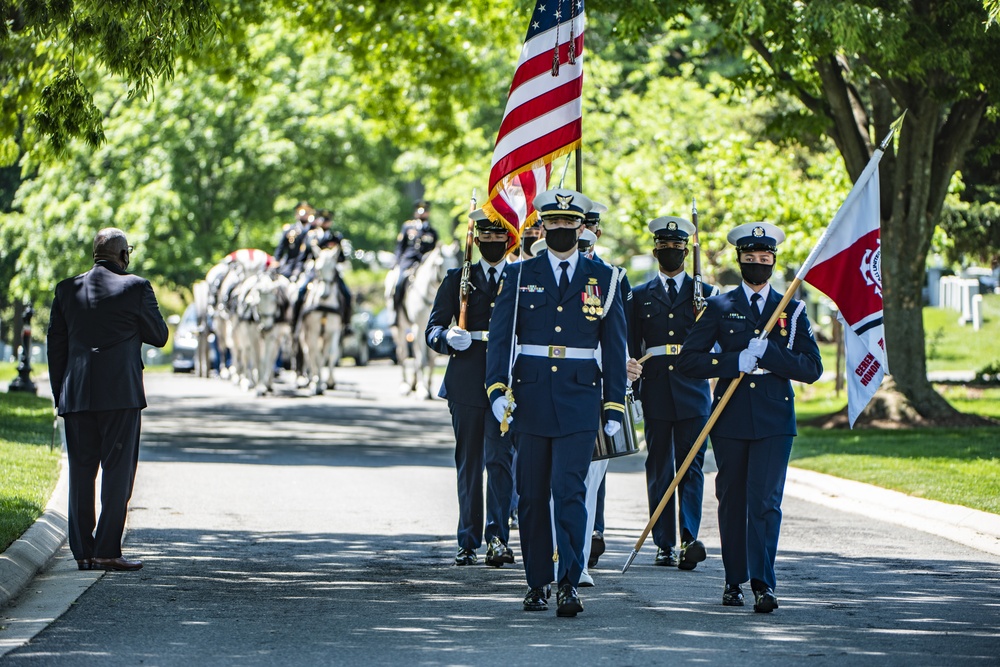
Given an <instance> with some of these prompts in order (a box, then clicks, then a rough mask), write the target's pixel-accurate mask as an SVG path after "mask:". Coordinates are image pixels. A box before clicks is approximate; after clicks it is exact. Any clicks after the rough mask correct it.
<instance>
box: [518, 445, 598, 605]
mask: <svg viewBox="0 0 1000 667" xmlns="http://www.w3.org/2000/svg"><path fill="white" fill-rule="evenodd" d="M596 438H597V433H596V432H595V431H582V432H580V433H573V434H570V435H566V436H560V437H555V438H549V437H544V436H538V435H530V434H527V433H518V434H517V475H516V477H517V492H518V495H519V501H518V505H517V514H518V520H519V525H520V527H519V530H520V533H521V558H522V560H523V561H524V570H525V575H526V576H527V580H528V586H529V587H531V588H541V587H543V586H546V585H547V584H549V583H551V582H552V574H553V573H552V555H553V551H554V549H553V544H552V521H553V520H554V521H555V533H556V540H555V545H554V546H555V547H556V548H558V550H559V561H558V570H557V573H556V583H557V584H558V585H560V586H562V585H565V584H570V585H572V586H577V585H579V583H580V573H581V572H583V566H584V559H583V558H584V557H583V547H584V541H585V537H586V535H585V533H586V530H587V507H586V495H587V486H586V481H585V480H586V478H587V473H588V471H589V469H590V459H591V456H592V455H593V453H594V442H595V441H596ZM550 497H551V500H552V503H553V508H554V512H552V513H550V511H549V499H550Z"/></svg>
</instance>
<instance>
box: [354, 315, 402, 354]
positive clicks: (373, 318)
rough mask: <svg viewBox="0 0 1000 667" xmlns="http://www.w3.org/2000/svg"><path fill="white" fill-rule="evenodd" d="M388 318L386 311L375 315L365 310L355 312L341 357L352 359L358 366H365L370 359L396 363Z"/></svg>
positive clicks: (394, 345)
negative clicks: (351, 331)
mask: <svg viewBox="0 0 1000 667" xmlns="http://www.w3.org/2000/svg"><path fill="white" fill-rule="evenodd" d="M390 317H391V313H390V312H389V311H388V310H383V311H381V312H380V313H378V314H377V315H373V314H372V313H371V312H370V311H367V310H359V311H358V312H356V313H355V314H354V316H353V317H352V318H351V329H352V330H353V333H352V334H351V335H350V336H347V337H346V338H344V346H343V350H342V352H341V356H344V357H352V358H353V359H354V363H355V364H357V365H358V366H366V365H367V364H368V362H369V361H370V360H371V359H392V363H397V362H396V343H395V341H394V340H393V338H392V331H391V329H390V326H389V322H390Z"/></svg>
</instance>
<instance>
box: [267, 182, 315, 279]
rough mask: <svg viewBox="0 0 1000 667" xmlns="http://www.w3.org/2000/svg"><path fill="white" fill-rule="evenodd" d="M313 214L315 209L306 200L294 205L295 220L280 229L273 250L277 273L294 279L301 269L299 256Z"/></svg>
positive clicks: (303, 247) (310, 226) (303, 248)
mask: <svg viewBox="0 0 1000 667" xmlns="http://www.w3.org/2000/svg"><path fill="white" fill-rule="evenodd" d="M315 215H316V209H314V208H313V207H312V206H310V205H309V203H308V202H305V201H301V202H299V204H298V206H296V207H295V222H293V223H291V224H289V225H285V228H284V229H282V230H281V239H280V240H279V241H278V247H277V249H276V250H275V251H274V258H275V259H276V260H278V264H279V266H278V273H280V274H281V275H283V276H285V277H286V278H288V279H290V280H294V279H295V277H296V276H297V275H298V272H299V271H301V270H302V261H301V260H300V258H299V256H300V255H301V254H302V252H303V251H304V250H305V248H306V235H307V234H308V232H309V230H310V229H312V225H313V220H314V218H315Z"/></svg>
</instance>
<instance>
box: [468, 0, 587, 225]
mask: <svg viewBox="0 0 1000 667" xmlns="http://www.w3.org/2000/svg"><path fill="white" fill-rule="evenodd" d="M583 28H584V18H583V0H538V1H537V2H536V3H535V11H534V12H533V13H532V15H531V21H530V22H529V24H528V33H527V35H526V36H525V38H524V45H523V46H522V48H521V57H520V58H519V59H518V61H517V70H516V71H515V72H514V81H513V82H512V83H511V85H510V92H509V93H508V94H507V107H506V109H504V114H503V121H501V123H500V131H499V132H498V133H497V141H496V147H495V148H494V149H493V163H492V164H491V166H490V181H489V190H490V194H489V198H488V200H487V201H486V203H485V204H483V211H484V212H485V213H486V215H487V216H489V217H490V219H492V220H496V221H500V222H502V223H503V224H504V226H505V227H507V229H508V230H509V231H511V232H512V233H513V234H514V236H515V238H514V240H513V243H514V244H516V243H517V239H518V238H519V237H520V231H521V229H523V228H524V227H525V226H526V225H528V226H530V225H531V224H533V223H534V221H535V218H536V217H537V215H538V214H537V213H536V212H535V209H534V207H533V206H532V205H531V202H532V200H533V199H534V198H535V195H537V194H538V193H540V192H543V191H545V190H546V189H548V182H549V174H550V173H551V171H552V162H553V161H554V160H556V159H557V158H559V157H560V156H563V155H566V154H567V153H570V152H572V151H574V150H576V148H578V147H579V146H580V137H581V122H580V121H581V117H582V115H583V103H582V98H581V94H582V91H583Z"/></svg>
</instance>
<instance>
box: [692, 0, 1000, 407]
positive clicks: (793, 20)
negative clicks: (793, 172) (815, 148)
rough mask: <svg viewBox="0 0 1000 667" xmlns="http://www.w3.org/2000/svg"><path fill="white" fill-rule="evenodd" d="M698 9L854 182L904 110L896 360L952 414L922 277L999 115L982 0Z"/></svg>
mask: <svg viewBox="0 0 1000 667" xmlns="http://www.w3.org/2000/svg"><path fill="white" fill-rule="evenodd" d="M700 6H701V7H702V8H704V10H705V11H706V12H708V14H709V15H710V16H711V17H712V18H713V19H714V20H715V21H716V22H717V23H718V25H720V26H721V27H722V28H723V29H724V31H725V32H724V38H723V42H724V43H725V44H727V45H729V46H730V47H731V48H733V49H735V50H738V49H746V54H747V57H748V59H749V63H750V67H749V69H748V70H747V71H746V72H745V73H744V74H741V76H740V77H739V82H740V83H741V84H742V85H745V86H747V87H748V88H753V89H756V90H760V91H765V92H767V93H768V94H770V95H772V96H774V97H775V98H777V99H783V98H792V99H795V100H797V101H798V102H799V104H800V105H799V106H798V108H796V109H794V110H793V111H792V112H791V113H786V114H782V115H780V116H777V117H775V119H774V124H773V126H774V127H775V128H776V129H778V130H780V131H782V132H783V133H785V134H790V135H798V136H810V135H812V134H815V133H816V132H822V133H823V134H825V135H827V136H828V137H830V139H831V140H832V141H833V142H834V143H835V145H836V146H837V149H838V151H839V152H840V154H841V155H842V157H843V161H844V165H845V167H846V169H847V172H848V174H849V175H850V177H851V178H852V180H853V179H856V178H857V177H858V175H859V174H860V173H861V171H862V169H863V168H864V166H865V164H866V163H867V162H868V159H869V157H870V156H871V154H872V151H873V147H874V144H875V143H876V142H877V141H879V140H880V139H881V138H882V137H883V136H885V135H886V133H887V132H888V129H889V125H890V123H891V122H892V121H893V120H894V119H895V118H896V117H897V116H898V115H899V114H900V113H901V112H902V111H903V110H904V109H908V110H909V111H908V114H907V116H906V122H905V124H904V125H903V128H902V131H901V132H900V133H899V135H898V136H897V140H896V141H897V145H896V150H895V151H890V152H889V153H888V154H887V155H886V156H885V158H883V160H882V163H881V171H880V176H881V180H882V248H883V253H882V261H883V275H884V285H883V296H884V300H885V323H886V339H887V340H886V344H887V349H888V353H889V367H890V369H891V370H892V372H893V377H894V380H895V384H896V386H897V387H898V389H899V390H900V391H901V392H902V393H903V394H904V395H905V397H906V398H907V399H908V400H909V402H910V404H911V405H912V406H913V407H914V408H915V409H916V411H917V412H918V413H919V414H920V415H922V416H923V417H925V418H929V419H938V418H940V419H948V418H952V417H953V416H954V410H953V409H952V408H951V407H950V406H949V404H948V403H947V402H946V401H945V400H944V399H943V398H942V397H941V396H940V395H938V394H937V393H936V392H935V391H934V389H933V387H932V386H931V385H930V383H929V382H928V381H927V375H926V363H925V358H924V330H923V322H922V318H921V309H920V306H921V286H922V284H923V275H924V266H925V261H926V258H927V253H928V250H929V248H930V244H931V239H932V237H933V234H934V228H935V223H936V221H937V220H938V218H939V216H940V213H941V211H942V207H943V205H944V202H945V198H946V195H947V193H948V190H949V186H950V184H951V181H952V177H953V176H954V174H955V173H956V171H958V170H959V169H961V167H962V165H963V162H964V161H965V159H966V157H967V155H968V153H969V151H970V150H971V149H972V147H973V146H975V145H976V144H977V143H979V142H980V141H981V140H982V139H983V138H984V137H989V136H990V133H991V130H990V128H991V127H992V126H993V124H994V123H995V122H996V111H997V102H998V100H1000V70H998V69H997V68H996V66H995V64H994V63H996V62H998V60H1000V32H998V31H997V30H996V29H995V28H993V29H988V30H987V29H986V26H985V23H986V21H987V20H988V16H987V13H986V10H984V7H983V3H982V2H981V1H980V0H943V1H938V0H934V1H931V2H902V3H883V2H840V1H839V0H814V1H813V2H808V3H800V2H792V1H789V0H764V1H754V2H750V1H748V0H739V1H737V2H729V1H728V0H726V1H719V2H715V1H712V2H702V3H700ZM679 9H680V8H679ZM681 11H684V10H681ZM994 136H995V135H994Z"/></svg>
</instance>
